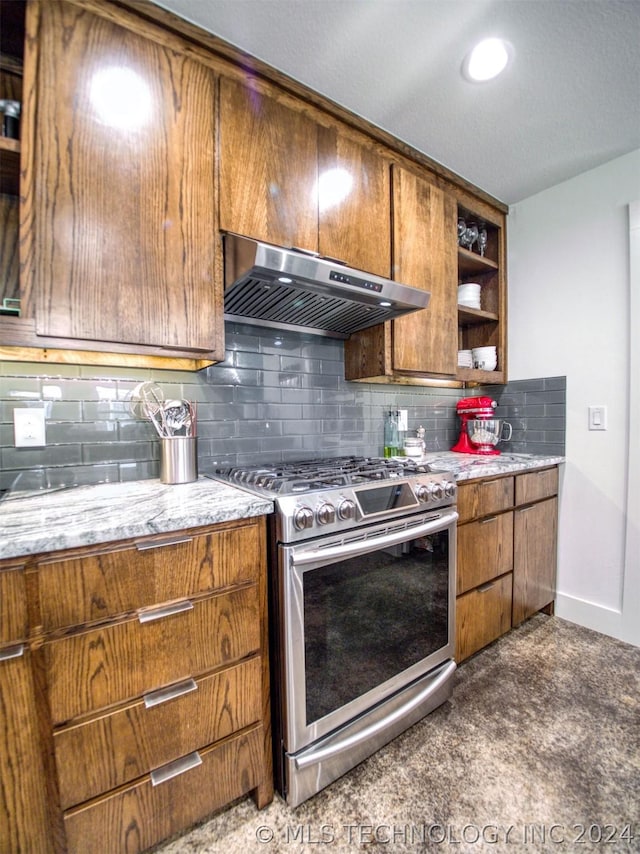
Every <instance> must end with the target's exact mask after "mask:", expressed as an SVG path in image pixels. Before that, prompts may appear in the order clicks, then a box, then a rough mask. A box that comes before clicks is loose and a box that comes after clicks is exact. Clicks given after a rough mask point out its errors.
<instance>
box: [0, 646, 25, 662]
mask: <svg viewBox="0 0 640 854" xmlns="http://www.w3.org/2000/svg"><path fill="white" fill-rule="evenodd" d="M21 655H24V644H23V643H19V644H16V646H8V647H6V649H0V661H10V660H11V659H12V658H20V656H21Z"/></svg>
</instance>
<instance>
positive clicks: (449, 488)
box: [444, 481, 456, 498]
mask: <svg viewBox="0 0 640 854" xmlns="http://www.w3.org/2000/svg"><path fill="white" fill-rule="evenodd" d="M444 494H445V495H446V496H447V498H453V497H454V495H455V494H456V485H455V483H453V482H452V481H448V482H447V483H445V485H444Z"/></svg>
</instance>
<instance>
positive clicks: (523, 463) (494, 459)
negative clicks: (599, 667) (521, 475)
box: [421, 451, 564, 481]
mask: <svg viewBox="0 0 640 854" xmlns="http://www.w3.org/2000/svg"><path fill="white" fill-rule="evenodd" d="M421 462H425V463H428V464H429V467H430V468H431V470H432V471H438V470H440V469H441V470H442V471H450V472H452V473H453V474H454V475H455V478H456V481H461V480H472V479H474V478H477V477H491V476H495V475H500V474H513V473H517V472H524V471H530V470H532V469H540V468H546V467H547V466H557V465H559V464H560V463H563V462H564V457H557V456H551V457H546V456H543V455H541V454H507V453H504V454H499V455H497V456H490V455H487V456H483V455H481V454H458V453H456V452H454V451H427V452H426V453H425V455H424V456H423V457H422V459H421Z"/></svg>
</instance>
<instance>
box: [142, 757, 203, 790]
mask: <svg viewBox="0 0 640 854" xmlns="http://www.w3.org/2000/svg"><path fill="white" fill-rule="evenodd" d="M198 765H202V759H201V758H200V754H199V753H198V751H197V750H194V751H193V753H189V754H187V755H186V756H181V757H180V759H176V760H175V761H174V762H169V763H168V764H167V765H163V766H162V768H156V770H155V771H152V772H151V785H152V786H159V785H160V783H166V782H167V780H171V779H173V778H174V777H177V776H178V775H179V774H184V773H185V771H191V769H192V768H197V767H198Z"/></svg>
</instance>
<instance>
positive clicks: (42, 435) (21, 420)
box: [13, 407, 47, 448]
mask: <svg viewBox="0 0 640 854" xmlns="http://www.w3.org/2000/svg"><path fill="white" fill-rule="evenodd" d="M13 435H14V444H15V447H16V448H42V447H44V445H46V444H47V440H46V431H45V418H44V409H42V408H39V407H38V408H37V409H36V408H33V409H32V408H31V407H28V408H21V409H14V410H13Z"/></svg>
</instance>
